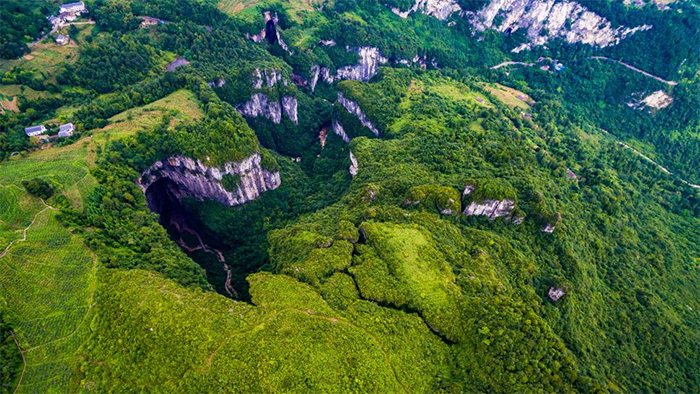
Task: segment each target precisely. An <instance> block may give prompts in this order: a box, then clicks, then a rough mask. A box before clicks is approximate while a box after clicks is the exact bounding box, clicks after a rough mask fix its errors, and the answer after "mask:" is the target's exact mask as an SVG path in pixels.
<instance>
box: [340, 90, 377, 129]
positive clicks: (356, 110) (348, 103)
mask: <svg viewBox="0 0 700 394" xmlns="http://www.w3.org/2000/svg"><path fill="white" fill-rule="evenodd" d="M338 103H340V104H341V105H342V106H343V107H344V108H345V109H346V110H348V112H350V113H351V114H353V115H355V116H357V119H359V120H360V123H362V125H363V126H365V127H367V128H368V129H369V130H370V131H371V132H372V133H373V134H374V135H376V136H377V137H379V130H377V128H376V127H375V126H374V125H373V124H372V122H371V121H370V120H369V119H367V115H365V113H364V112H362V109H360V106H359V105H358V104H357V103H356V102H354V101H352V100H348V99H347V98H345V96H343V93H341V92H338Z"/></svg>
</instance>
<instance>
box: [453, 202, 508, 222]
mask: <svg viewBox="0 0 700 394" xmlns="http://www.w3.org/2000/svg"><path fill="white" fill-rule="evenodd" d="M514 208H515V201H513V200H509V199H504V200H484V201H481V202H476V201H472V203H471V204H469V206H467V208H466V209H465V210H464V215H466V216H486V217H488V218H489V219H491V220H494V219H496V218H498V217H504V216H505V217H508V218H510V216H511V213H512V212H513V209H514Z"/></svg>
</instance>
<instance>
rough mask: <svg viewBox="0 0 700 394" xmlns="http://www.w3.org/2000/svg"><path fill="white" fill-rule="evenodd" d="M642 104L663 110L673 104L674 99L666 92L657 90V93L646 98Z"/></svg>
mask: <svg viewBox="0 0 700 394" xmlns="http://www.w3.org/2000/svg"><path fill="white" fill-rule="evenodd" d="M642 103H643V104H644V105H646V106H647V107H649V108H653V109H662V108H666V107H668V106H669V105H671V103H673V97H671V96H669V95H668V94H666V92H664V91H663V90H657V91H656V92H654V93H652V94H650V95H648V96H646V97H644V99H643V100H642Z"/></svg>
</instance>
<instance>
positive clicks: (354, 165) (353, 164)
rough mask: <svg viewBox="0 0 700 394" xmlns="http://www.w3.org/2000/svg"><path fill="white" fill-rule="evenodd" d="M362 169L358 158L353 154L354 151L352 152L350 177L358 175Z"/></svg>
mask: <svg viewBox="0 0 700 394" xmlns="http://www.w3.org/2000/svg"><path fill="white" fill-rule="evenodd" d="M359 169H360V164H359V163H358V162H357V158H356V157H355V155H353V154H352V151H350V168H349V170H350V175H352V176H353V177H354V176H355V175H357V171H358V170H359Z"/></svg>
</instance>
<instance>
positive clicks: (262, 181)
mask: <svg viewBox="0 0 700 394" xmlns="http://www.w3.org/2000/svg"><path fill="white" fill-rule="evenodd" d="M260 162H261V157H260V154H258V153H254V154H252V155H251V156H249V157H247V158H245V159H243V160H241V161H239V162H228V163H225V164H224V165H223V166H221V167H210V166H207V165H206V164H204V163H203V162H202V161H200V160H198V159H197V160H195V159H192V158H189V157H185V156H180V155H176V156H171V157H169V158H167V159H165V160H159V161H157V162H155V163H154V164H153V165H152V166H151V167H150V168H148V169H147V170H146V171H144V172H143V174H141V178H140V179H139V180H138V185H139V186H140V187H141V189H142V190H143V191H144V192H145V191H146V190H147V189H148V187H149V186H151V185H152V184H154V183H155V182H156V181H158V180H160V179H163V178H168V179H170V180H171V181H173V182H174V183H175V184H176V185H177V187H178V198H185V197H186V198H194V199H197V200H199V201H204V200H214V201H218V202H220V203H222V204H224V205H227V206H235V205H241V204H244V203H246V202H248V201H252V200H254V199H255V198H257V197H258V196H259V195H260V194H261V193H263V192H265V191H267V190H273V189H276V188H277V187H279V186H280V184H281V179H280V174H279V172H276V171H275V172H271V171H268V170H266V169H264V168H262V166H261V165H260ZM224 177H232V178H233V179H237V180H238V182H237V185H236V186H235V187H231V186H228V187H226V186H224V184H225V183H224V182H223V179H224Z"/></svg>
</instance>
